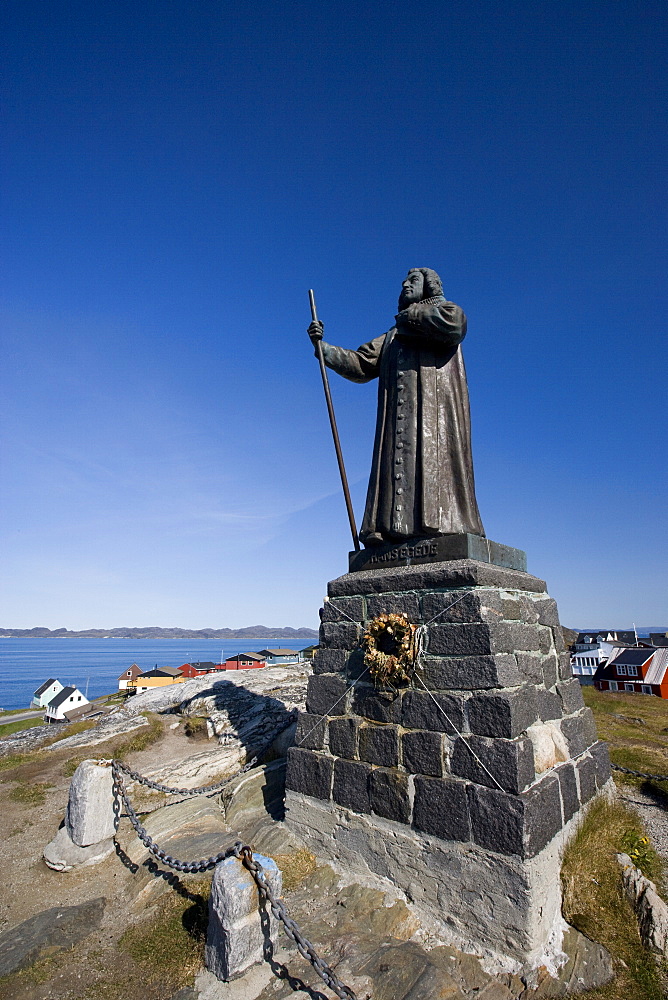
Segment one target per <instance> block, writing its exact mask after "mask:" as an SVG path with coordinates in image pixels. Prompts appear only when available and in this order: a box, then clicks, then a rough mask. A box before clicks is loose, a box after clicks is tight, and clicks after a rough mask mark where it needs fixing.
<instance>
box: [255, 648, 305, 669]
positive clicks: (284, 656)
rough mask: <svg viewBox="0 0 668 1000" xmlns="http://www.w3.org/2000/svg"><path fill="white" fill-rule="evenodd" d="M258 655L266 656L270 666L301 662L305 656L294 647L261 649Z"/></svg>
mask: <svg viewBox="0 0 668 1000" xmlns="http://www.w3.org/2000/svg"><path fill="white" fill-rule="evenodd" d="M257 655H258V656H262V657H264V659H265V660H266V663H267V666H268V667H277V666H279V665H282V664H284V663H301V661H302V659H303V657H302V654H301V653H300V652H297V651H296V650H294V649H259V650H258V654H257Z"/></svg>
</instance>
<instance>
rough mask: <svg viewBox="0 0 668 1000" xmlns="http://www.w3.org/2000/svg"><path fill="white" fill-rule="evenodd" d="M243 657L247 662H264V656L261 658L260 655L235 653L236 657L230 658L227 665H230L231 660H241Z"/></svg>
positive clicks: (226, 661)
mask: <svg viewBox="0 0 668 1000" xmlns="http://www.w3.org/2000/svg"><path fill="white" fill-rule="evenodd" d="M242 657H243V659H245V660H258V661H261V660H264V656H261V655H260V654H259V653H235V654H234V656H228V657H227V659H226V660H225V663H228V662H229V661H230V660H240V659H241V658H242Z"/></svg>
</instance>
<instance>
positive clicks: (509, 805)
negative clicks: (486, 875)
mask: <svg viewBox="0 0 668 1000" xmlns="http://www.w3.org/2000/svg"><path fill="white" fill-rule="evenodd" d="M468 799H469V813H470V816H471V835H472V838H473V840H474V842H475V843H476V844H478V845H479V846H480V847H485V848H487V850H489V851H495V852H497V853H498V854H517V855H519V856H520V857H522V855H523V853H524V803H523V801H522V799H521V798H520V797H519V796H516V795H508V794H507V793H506V792H500V791H498V790H496V789H493V788H483V787H482V786H481V785H469V786H468Z"/></svg>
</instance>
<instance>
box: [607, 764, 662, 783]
mask: <svg viewBox="0 0 668 1000" xmlns="http://www.w3.org/2000/svg"><path fill="white" fill-rule="evenodd" d="M610 767H611V768H612V769H613V771H621V772H622V774H630V775H632V776H633V777H634V778H649V779H650V781H668V774H643V772H642V771H632V770H631V769H630V768H629V767H620V765H619V764H612V763H611V764H610Z"/></svg>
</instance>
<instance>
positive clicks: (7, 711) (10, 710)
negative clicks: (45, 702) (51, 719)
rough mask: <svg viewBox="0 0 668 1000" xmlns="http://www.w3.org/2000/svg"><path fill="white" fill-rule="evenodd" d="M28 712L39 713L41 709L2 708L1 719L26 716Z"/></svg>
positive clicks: (0, 711) (0, 709)
mask: <svg viewBox="0 0 668 1000" xmlns="http://www.w3.org/2000/svg"><path fill="white" fill-rule="evenodd" d="M26 712H39V708H34V707H33V708H0V719H2V717H3V715H24V714H25V713H26Z"/></svg>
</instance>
